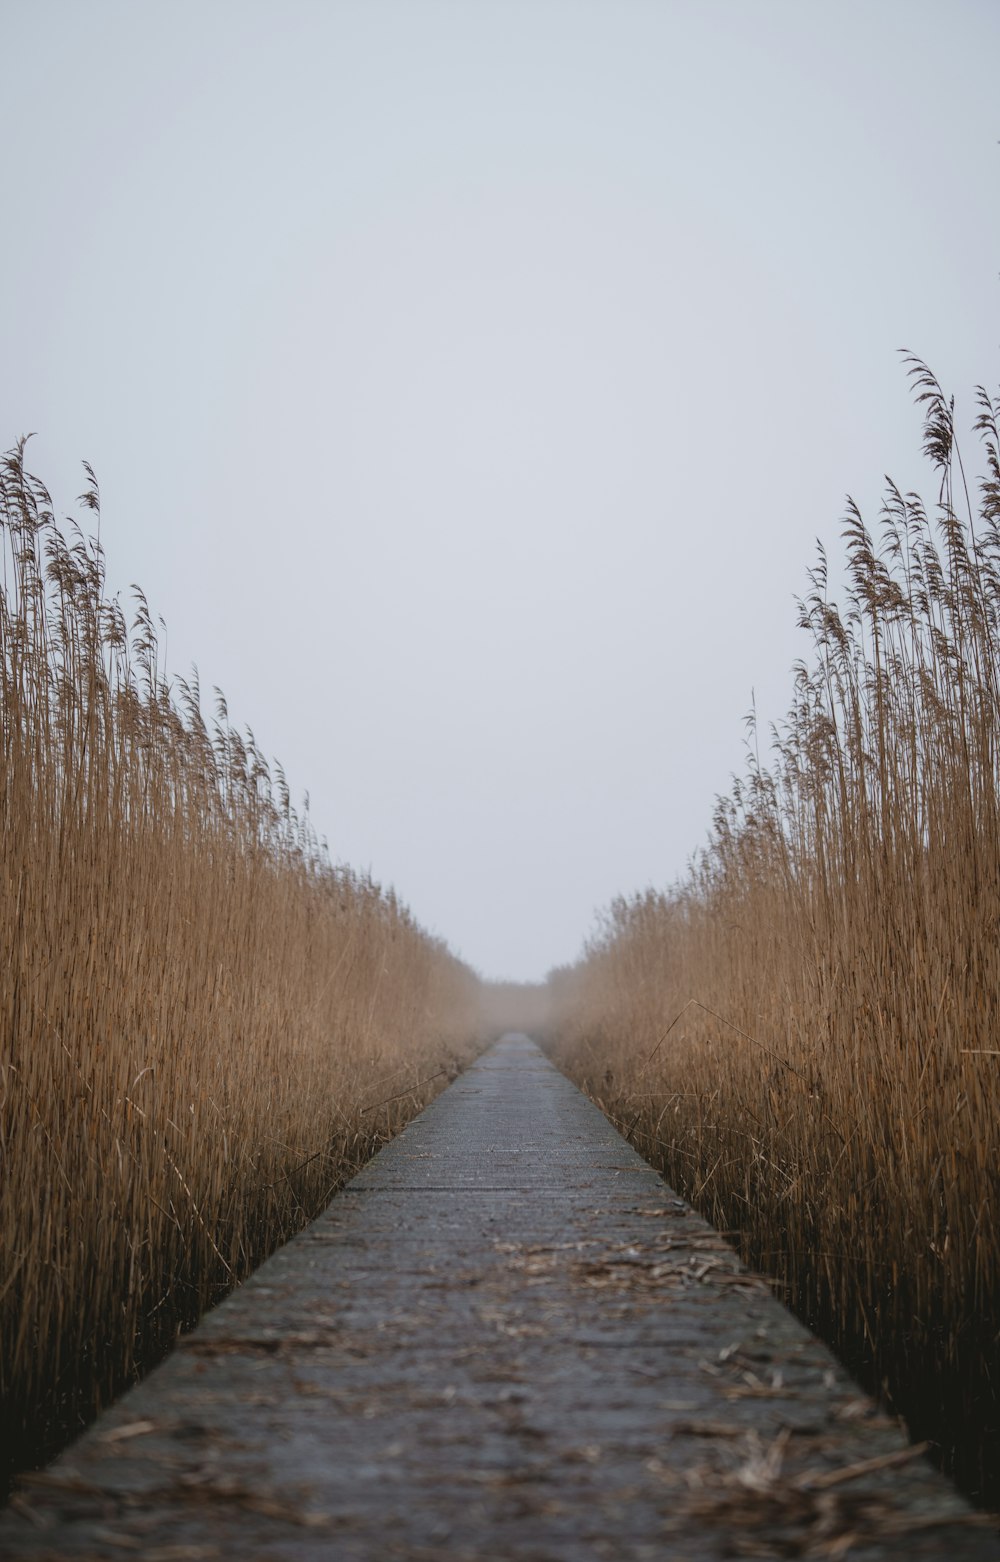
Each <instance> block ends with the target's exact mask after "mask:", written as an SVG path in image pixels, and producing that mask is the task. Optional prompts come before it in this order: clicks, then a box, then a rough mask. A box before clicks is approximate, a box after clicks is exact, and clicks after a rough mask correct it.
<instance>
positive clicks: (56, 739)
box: [0, 447, 477, 1491]
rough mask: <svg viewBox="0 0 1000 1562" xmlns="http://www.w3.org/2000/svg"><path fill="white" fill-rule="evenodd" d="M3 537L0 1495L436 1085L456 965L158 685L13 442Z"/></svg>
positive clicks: (466, 1026) (272, 783) (141, 622)
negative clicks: (339, 861)
mask: <svg viewBox="0 0 1000 1562" xmlns="http://www.w3.org/2000/svg"><path fill="white" fill-rule="evenodd" d="M90 476H91V477H92V474H90ZM84 502H85V504H86V505H88V506H90V508H91V509H92V510H94V511H96V507H97V491H96V485H95V484H93V483H92V484H91V486H90V488H89V489H88V492H87V494H86V495H85V496H84ZM0 533H2V565H3V570H4V579H3V590H2V594H0V679H2V732H0V807H2V815H0V1157H2V1173H0V1253H2V1264H0V1401H2V1405H3V1411H2V1423H0V1491H2V1476H3V1474H4V1473H5V1471H4V1466H6V1467H8V1468H9V1467H10V1466H11V1465H20V1466H24V1465H26V1464H28V1463H29V1462H30V1461H31V1460H32V1459H33V1458H34V1457H37V1456H38V1455H40V1454H41V1453H43V1452H45V1451H47V1450H48V1449H50V1448H51V1447H52V1446H54V1445H55V1444H56V1443H57V1442H58V1441H59V1440H61V1439H64V1438H65V1436H66V1435H67V1433H68V1432H69V1431H71V1430H73V1429H74V1428H75V1427H77V1426H78V1425H79V1424H80V1423H81V1421H82V1420H83V1419H84V1418H86V1417H87V1416H89V1415H90V1414H91V1413H92V1412H93V1410H94V1408H95V1406H97V1405H98V1404H100V1403H102V1402H104V1401H106V1400H107V1399H108V1398H109V1397H110V1396H111V1395H112V1393H113V1392H114V1391H115V1390H116V1389H118V1388H119V1387H121V1386H122V1385H123V1384H124V1383H125V1382H127V1381H128V1380H129V1378H130V1377H131V1376H133V1375H134V1374H135V1372H136V1371H137V1370H138V1369H139V1368H140V1367H141V1366H142V1365H143V1364H145V1363H147V1362H148V1361H149V1360H151V1359H152V1358H154V1357H155V1356H156V1355H157V1354H158V1353H159V1352H160V1351H161V1350H162V1349H163V1348H165V1347H166V1345H167V1344H168V1343H169V1342H170V1341H171V1340H172V1339H173V1337H174V1335H175V1333H176V1330H177V1328H178V1327H179V1326H180V1325H182V1324H186V1323H189V1322H191V1321H192V1320H193V1319H194V1318H195V1317H196V1316H197V1314H198V1312H199V1311H200V1310H201V1309H202V1308H203V1307H204V1306H205V1305H206V1304H207V1303H209V1302H211V1301H213V1300H215V1299H217V1298H218V1297H219V1295H220V1294H222V1292H223V1291H224V1290H226V1289H227V1288H228V1287H229V1286H230V1285H231V1284H232V1283H233V1282H234V1281H235V1280H237V1279H238V1278H240V1277H241V1276H243V1275H245V1274H246V1273H247V1272H248V1270H250V1269H251V1268H252V1267H253V1266H254V1265H255V1264H256V1263H257V1262H258V1261H259V1260H260V1259H261V1258H262V1257H263V1256H264V1255H265V1254H266V1253H267V1252H268V1251H270V1250H271V1249H272V1248H273V1247H274V1246H276V1245H277V1243H278V1242H280V1241H281V1240H283V1239H284V1238H286V1237H288V1236H289V1235H290V1234H291V1233H292V1232H293V1231H295V1230H296V1229H297V1228H298V1227H299V1226H301V1225H302V1224H303V1222H304V1221H305V1220H306V1219H308V1218H309V1217H310V1216H311V1215H313V1214H315V1213H316V1212H317V1211H318V1210H319V1209H320V1208H321V1207H322V1205H323V1204H324V1202H325V1201H326V1200H327V1199H328V1197H329V1196H330V1194H331V1193H332V1192H333V1191H334V1189H335V1188H336V1187H337V1186H338V1184H339V1183H340V1182H341V1181H342V1180H343V1179H344V1177H345V1176H346V1175H347V1174H348V1173H349V1172H351V1171H352V1170H353V1169H355V1168H356V1167H357V1166H358V1164H359V1163H360V1162H361V1161H363V1160H364V1159H365V1158H366V1156H367V1155H368V1154H369V1153H370V1151H371V1150H372V1149H373V1148H374V1147H376V1146H377V1145H378V1144H379V1143H380V1142H381V1141H382V1139H384V1138H385V1137H387V1136H388V1135H389V1134H391V1133H392V1132H394V1131H395V1129H396V1128H398V1127H399V1126H400V1125H401V1123H402V1122H403V1121H404V1120H405V1119H406V1118H407V1117H408V1116H410V1115H412V1113H413V1112H414V1111H415V1110H416V1109H417V1108H418V1107H419V1106H421V1105H422V1104H423V1103H424V1102H425V1101H426V1100H427V1099H428V1097H429V1096H430V1095H431V1094H433V1093H434V1092H435V1091H436V1090H437V1089H439V1088H440V1087H441V1085H442V1084H444V1083H445V1082H446V1080H447V1076H448V1074H449V1072H452V1071H453V1070H454V1068H455V1066H456V1061H457V1060H458V1058H459V1057H460V1055H461V1053H462V1050H463V1049H465V1048H467V1047H468V1046H469V1045H470V1042H471V1040H472V1038H473V1036H474V1034H475V1030H476V1024H477V1020H476V997H477V982H476V979H475V977H474V976H473V974H472V973H471V972H470V971H469V970H468V969H467V968H465V967H464V966H462V965H461V964H460V963H459V962H458V961H456V960H455V959H454V958H453V957H452V956H451V955H450V954H449V953H448V952H447V950H446V949H445V948H444V947H443V945H441V944H440V943H438V942H437V941H435V940H434V939H431V938H429V937H428V936H427V935H425V934H424V933H423V932H422V930H421V929H420V928H419V927H417V925H416V924H415V923H414V922H413V920H412V918H411V917H410V916H409V914H408V913H407V912H406V910H405V909H404V908H403V907H402V906H400V905H399V904H398V902H397V901H396V900H395V898H394V897H393V896H392V895H391V894H389V895H387V894H384V893H382V892H381V891H380V890H379V889H378V887H377V886H375V885H374V884H372V883H370V882H368V881H366V880H365V879H363V878H358V877H356V876H354V875H353V874H351V873H350V872H347V871H342V870H340V869H334V868H332V867H331V866H330V865H329V862H328V861H327V859H326V856H325V853H324V851H323V850H322V849H321V848H320V847H319V845H318V843H317V841H316V839H315V837H314V835H313V833H312V830H311V828H310V826H309V823H308V819H307V818H303V817H299V816H298V815H297V814H296V811H295V810H294V809H293V807H292V805H291V801H290V798H289V793H288V788H287V786H286V784H285V778H284V775H283V774H282V772H281V770H280V768H279V767H275V768H274V770H273V772H272V770H271V769H270V768H269V766H268V765H267V763H266V762H265V760H264V758H263V756H262V754H261V753H260V751H259V749H258V747H257V745H256V743H255V741H254V738H253V735H252V733H250V732H249V731H243V732H239V731H237V730H236V729H235V728H234V727H233V726H232V725H231V723H230V720H229V716H228V712H227V710H226V707H225V703H224V701H223V700H222V699H221V696H220V697H219V700H218V705H217V711H216V715H215V717H214V719H213V720H211V721H206V719H205V717H204V716H203V714H202V710H201V701H200V697H199V691H198V687H197V683H196V682H192V683H190V684H188V683H185V682H184V681H183V680H180V679H178V680H177V681H176V692H175V693H172V692H171V691H170V690H169V689H168V687H167V684H166V682H165V675H164V671H163V667H162V664H161V660H160V656H161V652H160V647H159V646H158V643H157V637H156V633H155V630H154V626H153V621H152V617H151V615H150V613H149V610H148V608H147V606H146V603H145V601H144V599H143V598H142V597H141V595H140V596H139V597H138V601H137V610H136V618H135V623H134V625H132V626H131V627H130V626H129V625H128V624H127V623H126V621H125V619H124V617H123V615H122V612H121V609H120V607H119V606H118V604H117V603H116V602H114V601H109V600H107V598H106V596H105V593H104V572H103V562H102V556H101V552H100V549H99V547H98V546H97V545H95V544H94V543H92V542H89V541H87V540H86V539H85V537H84V535H83V534H82V533H81V532H79V531H75V532H73V533H72V534H70V535H68V536H67V535H66V534H65V533H64V532H63V531H62V530H61V529H60V528H59V527H58V526H57V525H56V523H55V521H54V519H53V516H52V506H51V501H50V499H49V497H48V494H47V493H46V492H45V489H44V488H43V487H42V485H41V484H40V483H39V482H38V481H37V480H36V479H34V478H33V477H31V476H30V475H29V474H28V473H27V472H26V470H25V467H24V461H23V447H22V448H19V449H17V450H15V451H13V452H11V453H10V454H9V455H8V456H7V458H6V460H5V461H4V463H3V466H2V477H0Z"/></svg>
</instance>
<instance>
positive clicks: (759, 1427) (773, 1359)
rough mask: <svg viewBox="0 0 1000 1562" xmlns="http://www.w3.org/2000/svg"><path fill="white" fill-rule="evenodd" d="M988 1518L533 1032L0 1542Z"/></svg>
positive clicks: (219, 1321) (581, 1532) (953, 1528)
mask: <svg viewBox="0 0 1000 1562" xmlns="http://www.w3.org/2000/svg"><path fill="white" fill-rule="evenodd" d="M858 1466H861V1467H862V1468H861V1469H860V1470H859V1469H857V1468H856V1467H858ZM966 1518H967V1510H966V1509H965V1508H964V1506H963V1504H962V1502H961V1501H960V1500H959V1498H958V1497H957V1496H955V1495H954V1493H953V1492H952V1490H951V1488H950V1487H949V1486H948V1485H947V1483H946V1482H945V1481H943V1480H941V1479H940V1478H939V1477H937V1476H936V1475H935V1474H934V1473H933V1472H932V1471H931V1470H930V1469H929V1468H928V1467H927V1466H926V1465H925V1464H924V1463H923V1462H922V1461H920V1460H918V1461H913V1460H911V1459H907V1457H906V1450H905V1448H904V1444H903V1441H902V1438H901V1436H900V1433H899V1432H898V1430H897V1429H896V1427H895V1426H894V1425H893V1424H892V1423H891V1422H888V1421H887V1420H885V1419H884V1418H882V1417H880V1416H879V1415H878V1414H877V1413H876V1412H875V1411H874V1410H873V1408H872V1406H871V1405H870V1404H869V1403H868V1402H867V1401H866V1400H864V1398H863V1397H862V1396H861V1394H860V1392H859V1391H858V1389H857V1388H856V1387H855V1385H854V1384H853V1383H852V1382H851V1381H850V1380H849V1379H848V1378H847V1377H846V1376H845V1375H844V1373H843V1372H842V1371H841V1370H840V1369H839V1368H838V1367H837V1366H836V1365H835V1363H834V1362H833V1359H832V1358H831V1356H830V1355H829V1354H828V1352H827V1351H826V1350H825V1349H824V1348H823V1347H822V1346H820V1345H819V1344H818V1343H817V1342H816V1341H815V1340H814V1339H813V1338H812V1337H811V1336H810V1335H809V1334H808V1333H807V1332H806V1331H805V1330H804V1329H803V1328H802V1327H801V1326H800V1325H799V1324H798V1323H796V1322H795V1320H794V1319H793V1318H792V1317H791V1315H790V1314H789V1313H788V1312H787V1311H785V1309H784V1308H782V1307H781V1306H780V1305H779V1304H778V1303H777V1302H776V1301H775V1300H774V1299H773V1297H772V1295H771V1294H770V1292H769V1290H768V1288H767V1286H766V1285H764V1284H763V1282H761V1281H759V1280H756V1279H755V1278H754V1277H752V1276H750V1275H747V1274H746V1273H745V1272H742V1271H741V1270H740V1269H739V1266H738V1263H737V1261H736V1259H735V1257H734V1255H733V1253H732V1251H731V1250H730V1249H729V1248H728V1247H727V1246H726V1244H725V1243H724V1242H723V1241H722V1239H721V1238H720V1237H719V1235H718V1234H717V1233H716V1232H715V1231H713V1230H712V1228H711V1227H710V1226H707V1225H706V1224H705V1223H704V1222H703V1221H702V1220H700V1219H699V1218H698V1217H697V1216H696V1215H695V1214H694V1213H693V1212H692V1211H691V1209H690V1208H689V1207H688V1206H687V1205H686V1204H684V1203H683V1201H682V1200H680V1199H678V1198H676V1197H675V1196H674V1195H673V1194H672V1193H671V1191H670V1189H669V1188H667V1187H666V1186H665V1185H664V1183H663V1182H662V1180H661V1179H660V1178H659V1177H658V1176H657V1174H656V1173H655V1172H653V1171H652V1170H651V1169H650V1168H649V1167H648V1166H647V1165H646V1163H645V1162H644V1161H643V1160H642V1159H641V1158H640V1157H639V1156H638V1155H637V1154H636V1153H635V1152H634V1151H633V1150H632V1149H631V1148H630V1147H629V1146H628V1145H627V1144H626V1143H625V1141H624V1140H623V1139H622V1138H621V1137H620V1135H619V1134H617V1133H616V1132H615V1131H614V1129H613V1128H612V1127H611V1126H610V1124H609V1123H608V1122H607V1121H606V1120H605V1119H604V1117H603V1116H602V1115H601V1113H600V1112H599V1111H598V1110H597V1109H596V1108H595V1107H594V1106H593V1105H592V1104H591V1103H590V1102H588V1101H587V1100H586V1099H585V1098H584V1097H583V1096H582V1095H581V1094H580V1092H579V1091H578V1090H577V1089H576V1088H575V1087H574V1086H573V1085H572V1084H570V1083H569V1081H568V1080H566V1079H564V1078H563V1077H562V1075H561V1074H559V1073H558V1072H557V1071H556V1070H555V1069H554V1068H553V1067H552V1066H551V1065H550V1064H549V1063H548V1062H547V1060H546V1059H545V1058H544V1056H543V1055H542V1053H541V1052H540V1051H539V1050H538V1048H537V1047H536V1046H535V1045H534V1044H533V1043H532V1042H530V1041H529V1040H528V1039H527V1038H526V1037H519V1036H508V1037H505V1038H504V1039H503V1040H502V1041H501V1042H499V1043H498V1044H497V1045H496V1046H495V1047H493V1048H492V1049H491V1050H490V1051H489V1052H488V1053H487V1054H486V1056H485V1057H483V1058H482V1059H481V1060H480V1061H479V1062H478V1063H477V1064H476V1065H475V1066H474V1067H473V1068H471V1069H470V1070H469V1071H468V1072H467V1073H466V1074H465V1075H463V1076H462V1078H461V1079H459V1080H458V1081H457V1083H456V1084H454V1085H453V1086H452V1087H451V1088H450V1089H449V1090H448V1091H446V1092H445V1094H444V1095H442V1096H441V1097H439V1098H438V1100H437V1101H436V1102H435V1103H434V1104H433V1105H432V1106H431V1107H430V1108H429V1109H428V1110H427V1111H426V1112H424V1113H423V1115H422V1116H421V1117H419V1118H418V1119H417V1120H416V1121H415V1122H413V1123H412V1124H411V1125H410V1126H409V1128H407V1129H406V1131H405V1132H404V1133H403V1134H402V1135H400V1137H399V1138H398V1139H396V1140H395V1141H394V1142H393V1143H392V1144H390V1145H389V1146H387V1148H386V1149H384V1150H383V1151H382V1153H381V1154H380V1155H379V1156H378V1157H377V1158H376V1159H375V1160H374V1161H372V1162H371V1163H370V1165H369V1166H368V1167H367V1168H366V1169H365V1171H364V1172H362V1174H361V1175H360V1176H359V1177H358V1178H356V1180H355V1181H354V1182H353V1183H352V1184H351V1185H350V1186H349V1187H348V1188H347V1189H345V1190H344V1192H343V1193H342V1194H340V1195H339V1197H337V1198H336V1199H334V1201H333V1203H332V1205H331V1206H330V1208H329V1210H328V1211H327V1212H326V1213H325V1214H324V1215H323V1216H321V1218H320V1219H319V1220H317V1221H315V1222H314V1223H313V1224H312V1225H311V1226H310V1227H309V1228H308V1229H307V1230H306V1231H305V1232H303V1233H302V1235H301V1236H299V1237H298V1238H296V1239H295V1240H294V1241H293V1242H291V1243H289V1244H288V1246H287V1247H285V1248H283V1249H282V1250H281V1251H280V1252H279V1253H277V1254H276V1255H275V1256H274V1257H273V1258H272V1259H271V1260H270V1261H269V1262H268V1263H266V1264H265V1265H264V1266H263V1267H262V1268H261V1269H259V1270H258V1271H257V1273H256V1274H255V1275H254V1276H253V1278H252V1279H251V1280H249V1281H248V1282H247V1283H246V1284H245V1285H244V1286H242V1287H241V1289H240V1290H239V1291H238V1292H237V1293H236V1294H235V1295H234V1296H233V1297H231V1298H230V1300H229V1301H227V1302H225V1303H223V1304H222V1306H220V1307H219V1308H217V1309H216V1310H215V1311H214V1312H213V1313H211V1314H210V1315H209V1316H208V1317H207V1318H206V1319H205V1320H204V1321H203V1322H202V1324H201V1325H200V1327H199V1328H198V1329H197V1330H196V1331H195V1332H194V1333H193V1334H192V1335H190V1336H188V1337H187V1338H186V1339H185V1340H184V1341H182V1342H181V1344H180V1345H179V1346H178V1348H177V1350H176V1351H175V1352H174V1354H173V1355H172V1356H171V1358H170V1359H169V1360H168V1361H167V1362H165V1363H164V1364H163V1366H162V1367H160V1368H159V1369H158V1370H157V1371H156V1372H154V1373H152V1374H151V1375H150V1377H149V1378H147V1379H146V1381H145V1382H144V1383H142V1384H141V1385H140V1386H139V1387H138V1388H137V1389H135V1390H133V1391H132V1392H131V1393H130V1394H128V1395H127V1396H126V1397H125V1398H124V1399H123V1400H122V1401H121V1402H120V1404H119V1405H117V1406H116V1407H115V1408H114V1410H112V1411H111V1412H110V1413H109V1414H108V1415H106V1416H105V1417H104V1418H102V1420H101V1421H100V1422H98V1424H97V1425H96V1426H95V1427H94V1428H93V1429H92V1430H91V1431H90V1432H89V1433H88V1434H87V1435H86V1436H85V1437H83V1438H82V1439H81V1440H80V1441H79V1442H78V1443H77V1444H76V1445H75V1446H74V1447H73V1448H71V1449H70V1450H69V1451H68V1452H67V1453H66V1454H64V1455H63V1456H62V1458H61V1459H60V1460H59V1461H57V1463H56V1464H55V1465H53V1466H52V1467H51V1469H50V1470H49V1471H48V1472H46V1474H45V1475H44V1476H42V1477H40V1478H39V1480H38V1481H37V1482H36V1483H34V1484H32V1485H31V1486H30V1487H29V1488H28V1490H27V1492H26V1494H25V1495H23V1496H22V1497H20V1498H19V1499H18V1500H17V1504H16V1506H15V1509H14V1510H13V1511H11V1512H9V1513H8V1514H6V1515H5V1516H4V1517H3V1518H2V1519H0V1556H3V1557H5V1558H10V1559H14V1558H21V1557H32V1558H35V1559H38V1558H42V1557H50V1558H55V1557H59V1558H70V1557H83V1556H86V1557H88V1558H98V1557H101V1558H104V1557H107V1558H123V1557H128V1556H130V1555H131V1556H141V1557H142V1558H144V1559H146V1562H184V1559H192V1562H193V1559H211V1558H216V1557H218V1558H226V1559H232V1562H243V1559H251V1558H275V1559H277V1558H281V1559H293V1558H294V1559H296V1562H298V1559H303V1562H304V1559H316V1562H320V1559H323V1562H328V1559H331V1558H334V1559H340V1558H344V1559H355V1558H357V1559H365V1562H368V1559H371V1562H374V1559H376V1558H377V1559H379V1562H383V1559H385V1562H389V1559H396V1558H398V1559H406V1562H411V1559H412V1562H432V1559H433V1562H459V1559H469V1562H472V1559H475V1562H505V1559H508V1558H511V1559H513V1558H517V1559H523V1562H585V1559H590V1558H595V1559H598V1558H599V1559H609V1562H612V1559H613V1562H622V1559H633V1558H635V1559H638V1558H649V1559H651V1562H652V1559H654V1558H655V1559H666V1558H670V1559H674V1558H677V1559H681V1558H692V1559H693V1558H698V1559H705V1558H723V1557H733V1556H758V1557H760V1556H765V1557H773V1556H791V1557H798V1556H809V1555H816V1556H820V1555H822V1556H824V1557H830V1556H835V1557H839V1556H845V1555H846V1556H849V1557H851V1558H871V1559H874V1558H882V1557H886V1556H893V1557H907V1558H917V1557H927V1558H931V1557H933V1558H938V1559H940V1558H941V1557H944V1556H947V1557H948V1558H950V1559H952V1562H958V1559H966V1558H976V1559H978V1558H987V1557H989V1558H997V1557H998V1556H1000V1547H998V1546H997V1543H996V1541H995V1539H994V1537H993V1534H992V1532H991V1531H989V1530H987V1529H985V1528H982V1527H976V1526H975V1525H973V1524H969V1523H966V1522H965V1520H966ZM851 1536H853V1537H855V1538H854V1542H853V1544H851V1542H850V1537H851ZM845 1548H846V1549H845Z"/></svg>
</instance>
